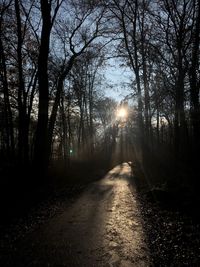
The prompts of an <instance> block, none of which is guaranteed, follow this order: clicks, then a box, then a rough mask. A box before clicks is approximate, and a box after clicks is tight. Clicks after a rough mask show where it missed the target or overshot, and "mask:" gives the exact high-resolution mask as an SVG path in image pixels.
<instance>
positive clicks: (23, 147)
mask: <svg viewBox="0 0 200 267" xmlns="http://www.w3.org/2000/svg"><path fill="white" fill-rule="evenodd" d="M15 13H16V19H17V64H18V83H19V86H18V114H19V122H18V156H19V160H20V163H25V162H27V161H28V158H29V155H28V147H29V144H28V134H29V125H28V119H27V111H26V98H27V95H26V92H25V85H24V76H23V63H22V45H23V38H22V23H21V14H20V6H19V0H15Z"/></svg>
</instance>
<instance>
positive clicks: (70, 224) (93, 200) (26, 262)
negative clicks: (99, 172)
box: [10, 163, 150, 267]
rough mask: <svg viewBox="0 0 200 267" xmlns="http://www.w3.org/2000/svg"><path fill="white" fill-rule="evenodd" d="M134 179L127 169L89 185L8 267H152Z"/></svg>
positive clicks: (33, 236)
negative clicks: (133, 183)
mask: <svg viewBox="0 0 200 267" xmlns="http://www.w3.org/2000/svg"><path fill="white" fill-rule="evenodd" d="M130 177H131V168H130V166H129V165H128V164H127V163H123V164H121V165H118V166H117V167H115V168H114V169H112V170H111V171H110V172H109V173H108V174H107V175H106V176H105V177H104V178H103V179H102V180H100V181H98V182H95V183H93V184H91V185H90V186H89V187H88V188H87V190H85V191H84V192H83V193H82V194H81V195H80V196H79V197H78V198H77V200H76V201H75V202H74V203H73V204H71V205H70V206H68V207H67V208H66V210H65V211H64V212H63V213H62V214H58V215H56V216H55V217H54V218H52V219H50V220H49V221H48V223H46V224H45V225H42V226H41V227H40V228H39V229H37V230H35V232H33V233H31V234H29V235H28V236H27V237H26V238H25V239H24V240H23V241H20V242H19V244H18V249H17V251H16V253H14V255H13V257H12V260H11V262H10V265H11V264H13V266H26V267H28V266H58V267H59V266H68V267H79V266H81V267H82V266H87V267H92V266H94V267H98V266H105V267H118V266H119V267H131V266H134V267H143V266H144V267H148V266H150V264H149V257H148V248H147V247H146V244H145V237H144V233H143V229H142V222H141V217H140V211H139V206H138V203H137V200H136V191H135V189H134V188H132V187H131V185H130V182H129V178H130Z"/></svg>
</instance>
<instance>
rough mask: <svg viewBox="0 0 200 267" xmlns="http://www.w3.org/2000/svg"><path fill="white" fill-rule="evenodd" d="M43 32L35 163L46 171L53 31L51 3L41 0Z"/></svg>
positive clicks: (39, 69)
mask: <svg viewBox="0 0 200 267" xmlns="http://www.w3.org/2000/svg"><path fill="white" fill-rule="evenodd" d="M40 4H41V12H42V20H43V24H42V32H41V44H40V49H39V58H38V84H39V109H38V123H37V129H36V136H35V150H34V165H35V166H36V168H37V170H39V171H40V172H42V173H43V174H45V173H46V171H47V167H48V106H49V84H48V56H49V44H50V33H51V5H50V3H49V1H48V0H41V1H40Z"/></svg>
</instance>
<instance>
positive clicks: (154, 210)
mask: <svg viewBox="0 0 200 267" xmlns="http://www.w3.org/2000/svg"><path fill="white" fill-rule="evenodd" d="M140 210H141V213H142V216H143V221H144V229H145V232H146V234H147V239H148V247H149V250H150V253H151V259H152V262H153V263H154V266H162V267H165V266H166V267H168V266H169V267H172V266H174V267H182V266H188V267H199V266H200V223H199V222H198V221H196V220H195V219H194V218H193V217H192V216H190V215H189V214H186V213H184V212H183V211H180V210H179V209H171V208H166V207H163V206H162V205H160V203H155V202H152V201H149V200H148V199H146V197H144V196H143V197H141V198H140Z"/></svg>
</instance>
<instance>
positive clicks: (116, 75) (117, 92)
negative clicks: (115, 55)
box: [105, 59, 131, 102]
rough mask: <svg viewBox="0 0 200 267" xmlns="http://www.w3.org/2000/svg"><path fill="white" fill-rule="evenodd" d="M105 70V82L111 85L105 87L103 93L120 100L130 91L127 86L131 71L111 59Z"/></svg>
mask: <svg viewBox="0 0 200 267" xmlns="http://www.w3.org/2000/svg"><path fill="white" fill-rule="evenodd" d="M109 61H110V62H109V64H108V66H107V68H106V70H105V77H106V80H107V83H108V84H109V85H111V86H110V87H109V86H108V87H107V88H105V95H106V96H108V97H112V98H114V99H115V100H116V101H118V102H120V101H121V100H122V99H123V98H124V97H125V96H127V95H128V94H130V93H131V89H130V88H128V83H130V78H131V72H130V70H128V69H127V68H125V67H121V66H120V63H119V62H117V61H115V60H113V59H111V60H109Z"/></svg>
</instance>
